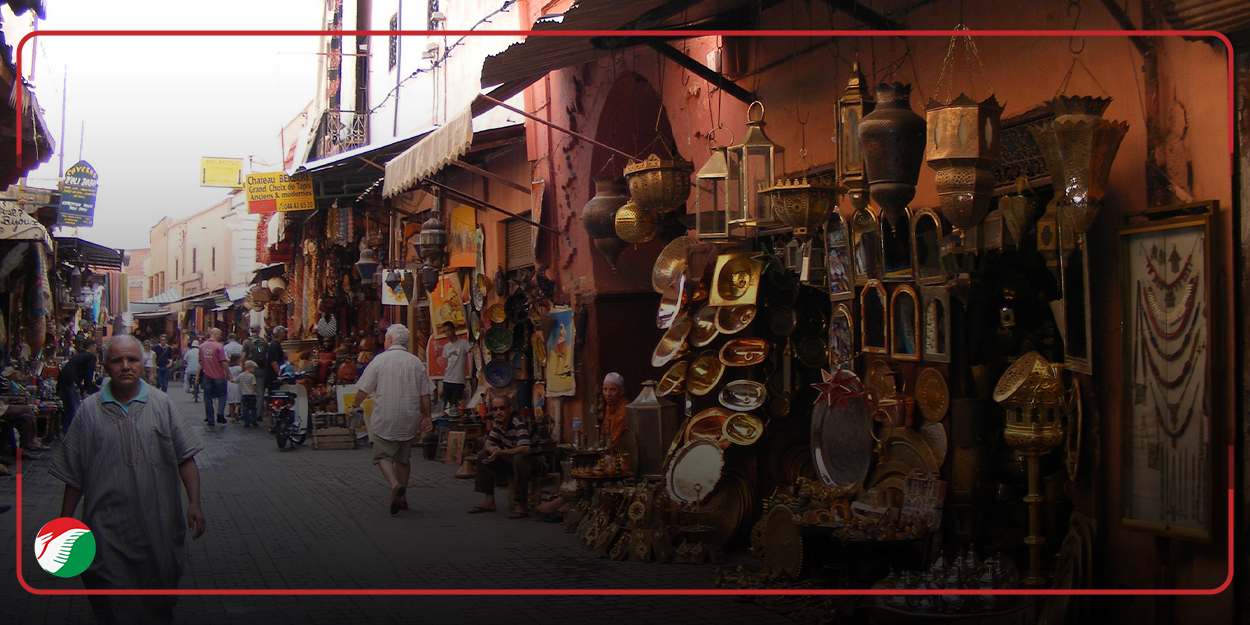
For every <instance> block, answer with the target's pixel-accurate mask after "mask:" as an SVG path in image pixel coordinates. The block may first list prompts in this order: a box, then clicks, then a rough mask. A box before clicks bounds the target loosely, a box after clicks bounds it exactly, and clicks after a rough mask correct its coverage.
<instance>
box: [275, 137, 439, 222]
mask: <svg viewBox="0 0 1250 625" xmlns="http://www.w3.org/2000/svg"><path fill="white" fill-rule="evenodd" d="M433 131H434V128H425V129H422V130H421V131H419V132H416V133H414V134H411V135H408V136H406V137H400V138H397V139H391V140H389V141H387V142H385V143H377V144H370V145H365V146H361V147H358V148H355V149H352V150H348V151H346V152H343V153H340V154H335V155H333V156H327V157H325V158H321V159H317V160H315V161H309V162H307V163H304V164H303V165H300V166H299V167H295V168H292V169H291V170H290V171H289V172H288V173H290V174H292V175H294V174H300V173H307V174H308V176H309V177H310V178H311V179H312V184H313V196H314V197H316V199H317V202H318V205H319V206H320V205H323V204H329V203H330V202H333V201H335V200H349V201H350V200H355V199H356V198H358V197H360V196H361V195H362V194H364V193H367V192H369V191H370V190H372V189H374V188H376V186H377V184H378V182H379V181H381V180H382V177H383V175H384V174H385V172H384V169H383V166H382V164H383V163H385V162H387V161H388V160H390V159H392V158H394V157H395V155H397V154H400V153H401V152H403V151H404V150H407V149H409V148H411V147H412V146H413V145H415V144H416V143H417V142H419V141H422V139H424V138H425V137H427V136H428V135H429V134H430V133H431V132H433ZM340 205H342V202H340Z"/></svg>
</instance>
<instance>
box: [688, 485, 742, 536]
mask: <svg viewBox="0 0 1250 625" xmlns="http://www.w3.org/2000/svg"><path fill="white" fill-rule="evenodd" d="M750 488H751V487H750V486H749V485H748V484H747V481H746V479H744V478H743V477H742V476H741V475H738V474H737V473H733V472H726V473H725V475H724V476H723V477H722V478H721V481H720V483H719V484H717V485H716V491H715V492H713V493H712V495H711V496H710V497H708V498H707V500H706V503H704V504H703V505H704V508H706V509H707V510H708V513H707V521H708V522H710V524H711V525H712V526H713V527H714V529H712V530H710V531H708V532H707V533H706V534H703V535H702V536H700V538H699V539H700V540H701V541H702V542H704V543H707V544H712V545H724V544H725V543H726V542H729V539H731V538H732V537H733V536H734V535H735V534H737V533H738V530H739V528H741V527H742V525H743V524H744V523H745V522H747V521H748V512H749V511H750V509H751V502H750V500H751V493H750Z"/></svg>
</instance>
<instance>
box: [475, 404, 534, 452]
mask: <svg viewBox="0 0 1250 625" xmlns="http://www.w3.org/2000/svg"><path fill="white" fill-rule="evenodd" d="M486 442H488V443H490V444H492V445H494V446H495V447H498V448H500V449H512V448H514V447H529V448H530V451H531V452H532V451H534V448H533V447H532V446H531V445H530V429H529V427H528V426H526V425H525V419H522V418H521V415H518V414H516V413H515V412H514V413H512V418H511V419H510V420H509V421H508V429H507V430H506V431H504V430H503V429H502V428H500V427H499V426H498V425H492V427H491V429H490V434H487V435H486Z"/></svg>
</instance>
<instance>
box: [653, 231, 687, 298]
mask: <svg viewBox="0 0 1250 625" xmlns="http://www.w3.org/2000/svg"><path fill="white" fill-rule="evenodd" d="M698 243H699V242H698V241H695V240H694V239H692V238H690V237H677V238H676V239H673V240H672V241H670V242H669V244H668V245H665V246H664V250H663V251H661V252H660V255H659V256H657V257H656V259H655V267H654V268H653V269H652V270H651V288H652V289H655V292H656V293H663V292H664V291H665V290H666V289H667V288H668V285H670V284H672V283H673V280H674V279H676V278H677V276H679V275H681V274H683V273H685V271H686V250H687V249H688V248H690V247H691V246H692V245H697V244H698Z"/></svg>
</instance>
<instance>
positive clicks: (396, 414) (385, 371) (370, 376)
mask: <svg viewBox="0 0 1250 625" xmlns="http://www.w3.org/2000/svg"><path fill="white" fill-rule="evenodd" d="M357 385H358V387H359V388H360V390H362V391H364V392H366V393H368V394H369V395H370V396H372V397H373V414H372V415H371V416H370V418H369V433H370V434H371V435H373V436H375V437H377V438H380V439H382V440H387V441H410V440H412V439H414V438H416V436H417V432H418V431H419V428H420V425H421V397H422V396H426V395H431V394H433V393H434V382H433V381H432V380H430V373H429V370H427V369H426V367H425V363H423V362H421V359H420V358H417V357H416V356H414V355H412V353H410V352H409V351H408V350H407V349H405V348H404V346H403V345H392V346H390V347H389V348H387V350H386V351H384V352H382V353H381V354H378V355H377V356H376V357H374V359H373V360H372V361H371V362H370V363H369V366H368V367H365V371H364V373H362V374H360V380H359V382H357Z"/></svg>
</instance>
